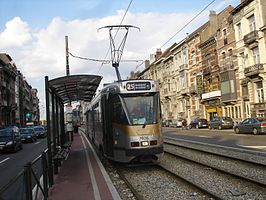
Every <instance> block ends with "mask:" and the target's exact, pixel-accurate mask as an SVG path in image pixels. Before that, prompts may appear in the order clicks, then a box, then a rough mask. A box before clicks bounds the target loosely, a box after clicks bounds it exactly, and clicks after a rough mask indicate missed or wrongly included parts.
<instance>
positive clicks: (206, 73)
mask: <svg viewBox="0 0 266 200" xmlns="http://www.w3.org/2000/svg"><path fill="white" fill-rule="evenodd" d="M209 74H211V68H210V67H206V68H204V69H203V76H207V75H209Z"/></svg>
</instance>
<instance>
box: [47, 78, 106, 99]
mask: <svg viewBox="0 0 266 200" xmlns="http://www.w3.org/2000/svg"><path fill="white" fill-rule="evenodd" d="M101 80H102V76H97V75H70V76H63V77H59V78H55V79H52V80H49V81H48V84H49V88H51V89H52V90H53V91H54V92H55V93H56V94H57V95H58V96H59V97H60V98H61V100H62V102H63V103H69V102H72V101H81V100H83V101H87V102H90V101H91V100H92V98H93V96H94V95H95V93H96V90H97V88H98V87H99V84H100V82H101Z"/></svg>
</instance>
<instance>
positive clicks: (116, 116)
mask: <svg viewBox="0 0 266 200" xmlns="http://www.w3.org/2000/svg"><path fill="white" fill-rule="evenodd" d="M112 121H113V122H116V123H122V124H127V119H126V115H125V112H124V110H123V107H122V104H121V101H120V99H119V97H118V96H114V97H113V113H112Z"/></svg>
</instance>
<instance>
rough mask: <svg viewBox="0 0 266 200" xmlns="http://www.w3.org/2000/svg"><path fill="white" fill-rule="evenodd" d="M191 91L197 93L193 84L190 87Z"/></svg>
mask: <svg viewBox="0 0 266 200" xmlns="http://www.w3.org/2000/svg"><path fill="white" fill-rule="evenodd" d="M189 93H190V94H196V93H197V90H196V86H195V85H192V86H190V87H189Z"/></svg>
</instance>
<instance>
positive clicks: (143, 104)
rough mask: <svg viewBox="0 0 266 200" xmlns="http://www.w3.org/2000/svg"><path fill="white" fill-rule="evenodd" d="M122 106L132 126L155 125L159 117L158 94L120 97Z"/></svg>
mask: <svg viewBox="0 0 266 200" xmlns="http://www.w3.org/2000/svg"><path fill="white" fill-rule="evenodd" d="M120 97H121V100H122V104H123V107H124V110H125V113H126V116H127V119H128V121H129V124H132V125H143V124H155V123H157V122H158V116H159V112H160V109H159V106H158V101H159V96H158V93H147V94H138V95H136V94H134V95H123V96H122V95H121V96H120Z"/></svg>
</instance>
